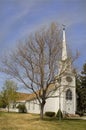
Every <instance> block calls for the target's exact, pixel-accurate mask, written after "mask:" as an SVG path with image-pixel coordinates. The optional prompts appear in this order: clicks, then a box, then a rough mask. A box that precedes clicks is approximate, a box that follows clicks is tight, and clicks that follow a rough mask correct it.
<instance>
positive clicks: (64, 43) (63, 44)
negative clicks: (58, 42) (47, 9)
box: [62, 25, 67, 61]
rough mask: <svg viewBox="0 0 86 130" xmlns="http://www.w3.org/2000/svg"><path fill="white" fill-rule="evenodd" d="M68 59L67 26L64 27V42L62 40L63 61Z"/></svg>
mask: <svg viewBox="0 0 86 130" xmlns="http://www.w3.org/2000/svg"><path fill="white" fill-rule="evenodd" d="M66 59H67V45H66V37H65V26H64V25H63V40H62V61H64V60H66Z"/></svg>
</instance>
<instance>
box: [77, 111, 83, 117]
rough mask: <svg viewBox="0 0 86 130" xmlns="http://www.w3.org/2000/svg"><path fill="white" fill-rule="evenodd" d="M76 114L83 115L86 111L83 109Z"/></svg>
mask: <svg viewBox="0 0 86 130" xmlns="http://www.w3.org/2000/svg"><path fill="white" fill-rule="evenodd" d="M76 114H78V115H79V116H83V115H84V112H83V111H77V112H76Z"/></svg>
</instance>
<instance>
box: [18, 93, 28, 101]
mask: <svg viewBox="0 0 86 130" xmlns="http://www.w3.org/2000/svg"><path fill="white" fill-rule="evenodd" d="M29 95H30V94H28V93H21V92H17V101H25V100H27V99H28V98H29Z"/></svg>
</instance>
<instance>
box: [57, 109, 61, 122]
mask: <svg viewBox="0 0 86 130" xmlns="http://www.w3.org/2000/svg"><path fill="white" fill-rule="evenodd" d="M56 117H57V118H58V119H59V120H60V119H63V114H62V112H61V110H60V109H59V110H58V112H57V114H56Z"/></svg>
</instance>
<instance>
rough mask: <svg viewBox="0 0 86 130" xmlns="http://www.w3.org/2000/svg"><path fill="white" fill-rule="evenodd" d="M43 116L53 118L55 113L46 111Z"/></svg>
mask: <svg viewBox="0 0 86 130" xmlns="http://www.w3.org/2000/svg"><path fill="white" fill-rule="evenodd" d="M45 115H46V116H49V117H54V116H55V112H51V111H47V112H45Z"/></svg>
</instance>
